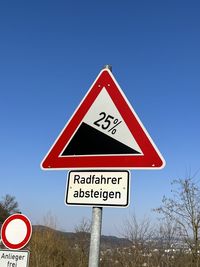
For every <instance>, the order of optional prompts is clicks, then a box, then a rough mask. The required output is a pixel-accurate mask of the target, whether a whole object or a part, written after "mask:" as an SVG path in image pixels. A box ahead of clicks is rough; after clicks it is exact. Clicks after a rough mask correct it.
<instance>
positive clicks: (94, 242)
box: [88, 65, 112, 267]
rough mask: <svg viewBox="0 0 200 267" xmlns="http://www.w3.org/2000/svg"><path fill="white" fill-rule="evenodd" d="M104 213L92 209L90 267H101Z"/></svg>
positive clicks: (95, 208)
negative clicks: (100, 254)
mask: <svg viewBox="0 0 200 267" xmlns="http://www.w3.org/2000/svg"><path fill="white" fill-rule="evenodd" d="M105 68H108V69H110V70H111V71H112V67H111V66H110V65H106V66H105ZM102 213H103V208H101V207H93V208H92V225H91V236H90V254H89V264H88V267H98V266H99V252H100V240H101V225H102Z"/></svg>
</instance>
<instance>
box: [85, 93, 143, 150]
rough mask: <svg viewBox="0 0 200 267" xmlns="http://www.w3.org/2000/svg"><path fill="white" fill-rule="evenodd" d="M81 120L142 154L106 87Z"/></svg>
mask: <svg viewBox="0 0 200 267" xmlns="http://www.w3.org/2000/svg"><path fill="white" fill-rule="evenodd" d="M83 122H85V123H86V124H88V125H90V126H91V127H94V128H95V129H96V130H98V131H100V132H101V133H102V134H105V135H108V136H110V137H111V138H112V139H114V140H116V141H118V142H120V143H122V144H124V145H125V146H127V147H129V148H131V149H133V150H135V151H136V153H137V154H142V151H141V149H140V147H139V145H138V144H137V142H136V141H135V139H134V137H133V135H132V134H131V132H130V130H129V129H128V127H127V125H126V123H125V122H124V120H123V118H122V116H121V114H120V113H119V111H118V109H117V108H116V106H115V104H114V103H113V101H112V99H111V97H110V96H109V94H108V92H107V90H106V88H103V89H102V91H101V92H100V94H99V95H98V97H97V98H96V100H95V101H94V103H93V104H92V106H91V108H90V109H89V111H88V113H87V114H86V115H85V117H84V118H83ZM132 153H133V151H132Z"/></svg>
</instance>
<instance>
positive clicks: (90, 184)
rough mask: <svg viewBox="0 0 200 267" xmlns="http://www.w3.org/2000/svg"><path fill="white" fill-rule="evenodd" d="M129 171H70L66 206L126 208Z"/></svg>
mask: <svg viewBox="0 0 200 267" xmlns="http://www.w3.org/2000/svg"><path fill="white" fill-rule="evenodd" d="M129 176H130V173H129V171H101V170H99V171H70V172H69V174H68V182H67V188H66V204H67V205H75V206H82V205H84V206H99V207H101V206H102V207H104V206H110V207H126V206H128V204H129V189H130V186H129Z"/></svg>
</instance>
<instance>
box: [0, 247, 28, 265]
mask: <svg viewBox="0 0 200 267" xmlns="http://www.w3.org/2000/svg"><path fill="white" fill-rule="evenodd" d="M28 264H29V251H25V250H6V249H4V250H0V266H1V267H28Z"/></svg>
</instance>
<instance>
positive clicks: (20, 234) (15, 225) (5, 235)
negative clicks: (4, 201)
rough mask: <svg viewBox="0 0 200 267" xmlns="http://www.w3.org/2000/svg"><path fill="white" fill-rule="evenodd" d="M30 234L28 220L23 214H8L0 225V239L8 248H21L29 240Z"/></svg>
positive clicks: (30, 229) (30, 228) (30, 227)
mask: <svg viewBox="0 0 200 267" xmlns="http://www.w3.org/2000/svg"><path fill="white" fill-rule="evenodd" d="M31 234H32V226H31V222H30V220H29V219H28V218H27V217H26V216H25V215H23V214H13V215H11V216H9V217H8V218H7V219H6V220H5V222H4V223H3V225H2V227H1V239H2V242H3V244H4V246H6V247H7V248H9V249H14V250H15V249H16V250H17V249H21V248H23V247H24V246H26V244H27V243H28V242H29V240H30V238H31Z"/></svg>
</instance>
